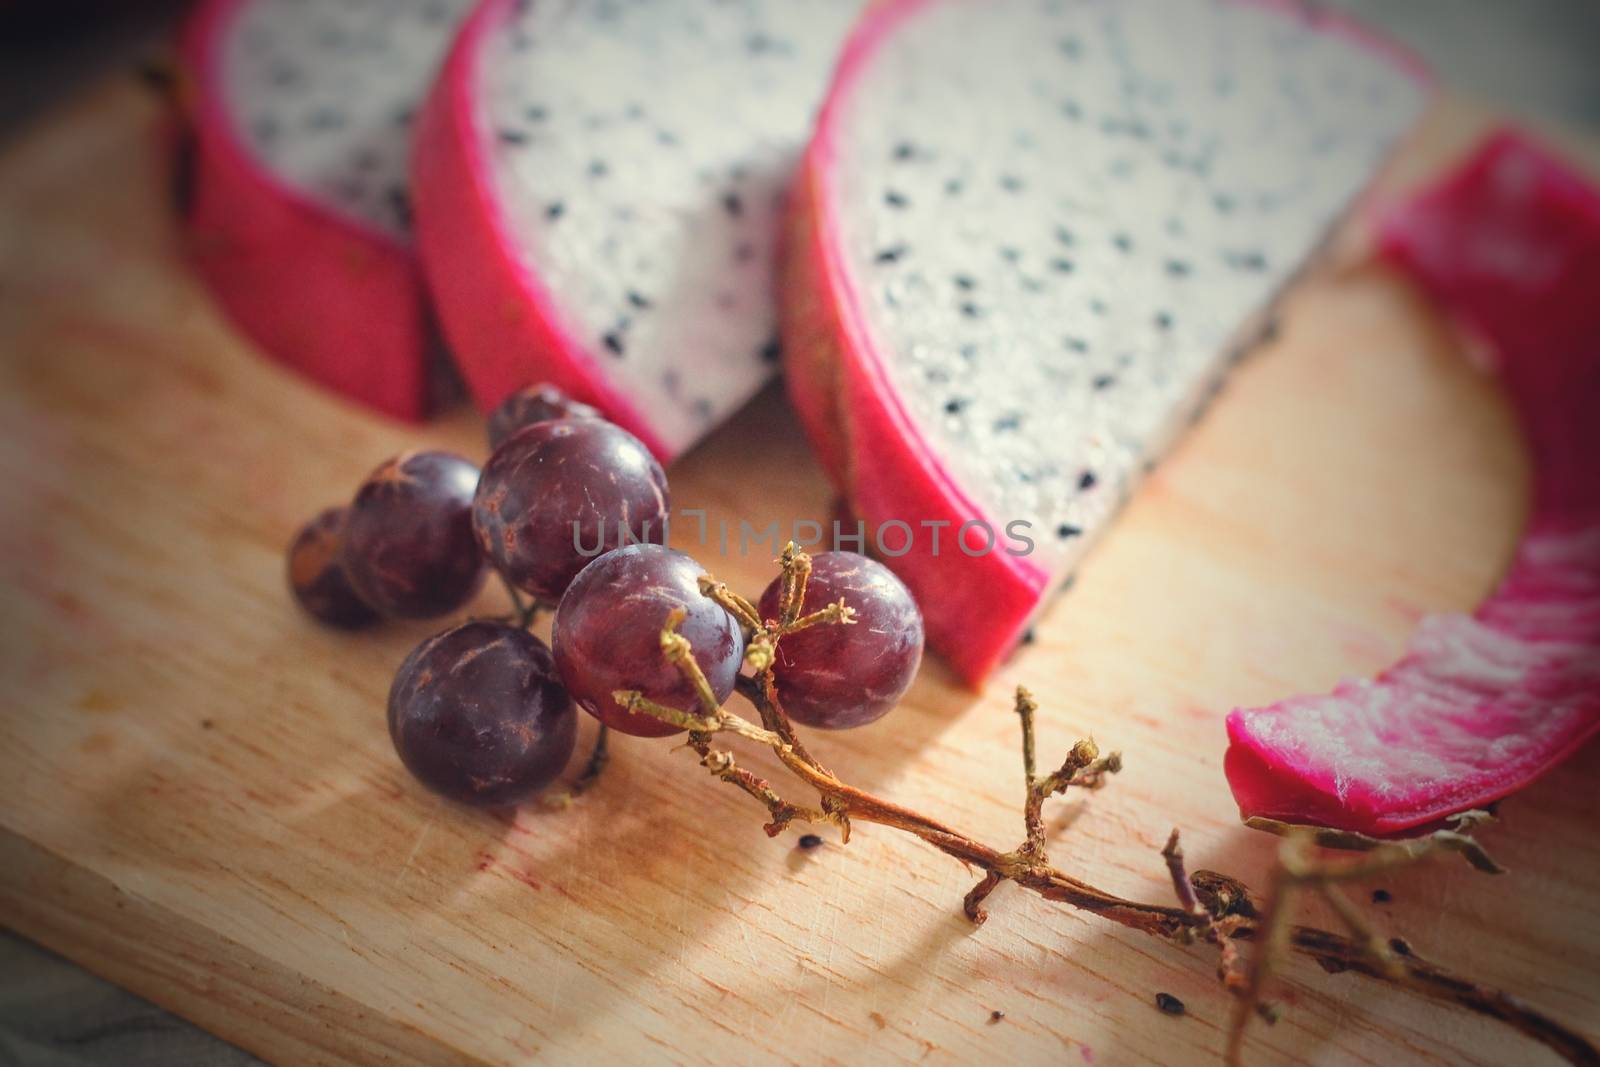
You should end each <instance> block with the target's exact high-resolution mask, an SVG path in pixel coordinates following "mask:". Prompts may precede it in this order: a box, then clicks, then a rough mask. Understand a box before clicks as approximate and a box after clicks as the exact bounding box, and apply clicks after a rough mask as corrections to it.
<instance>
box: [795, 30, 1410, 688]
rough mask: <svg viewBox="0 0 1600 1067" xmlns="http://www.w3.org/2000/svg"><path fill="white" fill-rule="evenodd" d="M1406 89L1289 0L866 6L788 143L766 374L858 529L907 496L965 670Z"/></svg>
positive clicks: (1030, 601)
mask: <svg viewBox="0 0 1600 1067" xmlns="http://www.w3.org/2000/svg"><path fill="white" fill-rule="evenodd" d="M1426 97H1427V92H1426V89H1425V87H1424V85H1423V79H1422V78H1421V76H1420V75H1419V74H1418V73H1417V72H1416V70H1415V69H1414V68H1413V66H1412V65H1411V64H1410V63H1409V61H1408V60H1406V59H1405V58H1404V57H1401V56H1399V55H1398V54H1396V53H1394V52H1392V51H1389V50H1387V49H1386V48H1385V47H1384V46H1382V45H1380V44H1377V43H1376V42H1373V41H1372V40H1370V39H1368V38H1366V37H1365V36H1363V35H1362V34H1361V33H1360V32H1359V31H1357V30H1356V29H1354V28H1353V27H1351V26H1349V25H1347V24H1345V23H1343V22H1340V21H1337V20H1335V19H1333V18H1331V17H1329V16H1326V15H1319V14H1316V13H1314V12H1313V11H1311V10H1310V9H1306V10H1301V9H1297V8H1291V7H1290V6H1288V5H1284V6H1283V7H1282V8H1281V9H1280V8H1279V7H1278V6H1275V5H1269V4H1262V3H1250V2H1228V0H1003V2H996V3H992V4H976V3H964V2H961V0H891V2H888V3H885V4H881V5H879V6H877V7H876V8H874V9H873V12H872V13H871V14H870V15H869V16H868V17H867V19H866V20H865V22H864V23H863V24H862V25H861V26H860V27H859V28H858V30H857V32H856V34H855V36H854V37H853V39H852V42H851V43H850V45H849V46H848V49H847V51H846V54H845V57H844V59H843V61H842V63H841V67H840V71H839V74H838V76H837V78H836V81H835V84H834V87H833V89H832V91H831V94H830V97H829V100H828V102H827V104H826V105H825V108H824V111H823V114H822V116H821V119H820V121H819V126H818V130H817V133H816V136H815V139H814V141H813V143H812V145H811V148H810V150H809V152H808V155H807V158H806V162H805V168H804V172H803V177H802V183H801V189H800V194H801V195H800V196H799V197H798V198H797V214H796V217H795V222H794V228H793V231H792V236H793V240H792V242H791V257H790V261H789V277H788V282H787V285H786V293H785V299H786V307H785V314H784V321H785V348H786V352H787V357H786V358H787V359H788V361H789V363H788V366H789V383H790V389H791V394H792V395H793V397H794V400H795V404H796V407H797V408H798V409H799V411H800V412H801V415H802V418H803V419H804V421H805V422H806V424H807V426H808V429H809V430H810V431H811V436H812V438H813V440H814V441H815V442H816V444H817V447H818V449H819V451H820V452H821V453H822V455H823V458H824V462H825V463H826V464H827V465H828V466H829V467H830V468H831V471H832V473H833V475H834V477H835V478H836V480H837V481H838V482H839V483H840V484H841V487H842V488H843V490H844V491H845V493H846V495H847V496H848V498H849V500H850V502H851V504H852V506H853V509H854V511H855V513H856V514H857V515H859V516H860V518H861V519H863V520H864V521H865V522H866V524H867V527H868V529H869V531H870V530H873V529H875V528H878V527H880V526H882V524H884V523H891V522H896V521H897V522H900V523H905V524H907V525H909V526H910V527H911V529H912V533H913V534H914V536H913V537H911V538H909V539H907V538H906V537H905V536H904V534H903V532H902V531H900V530H896V531H894V532H892V533H889V534H888V535H887V536H886V537H885V538H884V541H885V543H886V544H885V547H884V553H885V555H887V556H888V557H889V558H888V559H887V562H888V563H889V564H890V565H891V566H892V567H894V568H895V569H896V571H897V572H898V573H899V574H900V576H901V577H902V578H903V579H904V580H905V581H906V583H907V584H908V585H909V586H910V587H911V588H912V590H913V591H914V592H915V593H916V595H917V598H918V601H919V602H920V603H921V604H922V606H923V609H924V611H925V613H926V615H927V625H928V638H929V642H930V644H933V645H934V646H935V647H936V648H937V649H938V650H939V651H941V652H942V653H943V654H944V656H945V657H946V658H948V659H949V660H950V661H951V662H952V663H953V665H954V666H955V667H956V669H957V670H958V671H959V672H960V673H961V674H962V675H963V676H964V677H965V678H967V679H968V680H969V681H974V682H975V681H977V680H980V679H982V678H983V677H984V675H985V674H987V673H988V672H989V671H990V670H991V669H992V668H993V667H994V666H995V664H996V663H997V661H998V660H999V659H1000V658H1001V657H1002V656H1004V655H1005V654H1006V653H1007V652H1008V651H1009V650H1010V649H1011V648H1012V647H1013V646H1014V645H1015V643H1016V642H1017V640H1018V639H1019V637H1020V635H1021V634H1022V633H1023V632H1024V630H1025V629H1026V627H1027V626H1028V624H1029V622H1030V620H1031V619H1032V617H1033V616H1034V615H1035V613H1036V611H1037V610H1038V609H1039V606H1040V604H1041V603H1042V602H1043V601H1044V599H1045V597H1046V595H1047V594H1048V593H1050V592H1051V591H1052V590H1053V589H1056V588H1059V587H1060V586H1062V585H1063V583H1065V582H1066V581H1068V580H1069V579H1070V576H1071V574H1072V572H1073V570H1074V568H1075V567H1076V566H1077V564H1078V562H1079V560H1080V559H1081V557H1082V555H1083V553H1084V551H1085V548H1086V546H1087V545H1088V544H1089V543H1090V542H1091V541H1092V540H1093V538H1094V537H1095V536H1096V535H1097V534H1098V533H1100V532H1101V531H1102V530H1103V529H1104V527H1105V526H1106V525H1107V523H1108V521H1109V520H1110V518H1111V517H1112V515H1113V513H1114V512H1115V511H1116V510H1117V508H1118V506H1119V505H1120V504H1121V503H1122V502H1123V500H1124V499H1125V498H1126V497H1127V496H1128V494H1129V493H1130V492H1131V491H1132V489H1133V488H1134V486H1135V484H1136V482H1137V481H1138V479H1139V476H1140V474H1141V473H1142V472H1143V471H1144V470H1145V469H1146V468H1147V466H1148V465H1149V464H1151V463H1152V462H1153V461H1154V460H1155V458H1156V457H1157V456H1159V455H1160V454H1161V452H1162V451H1163V450H1164V449H1165V448H1166V447H1167V445H1168V444H1169V443H1170V442H1171V441H1172V440H1173V439H1174V437H1175V436H1176V435H1177V434H1178V433H1179V431H1181V430H1182V428H1183V427H1184V426H1185V425H1186V424H1187V423H1188V421H1189V420H1190V419H1191V418H1192V417H1194V415H1195V414H1196V413H1197V412H1198V411H1199V409H1200V408H1201V406H1202V405H1203V404H1204V402H1205V400H1206V399H1207V398H1208V396H1209V395H1210V394H1211V393H1212V392H1213V391H1214V390H1215V389H1216V388H1217V387H1218V385H1219V384H1220V379H1221V376H1222V375H1223V373H1224V371H1225V370H1226V368H1227V366H1228V364H1229V357H1230V354H1232V353H1236V352H1238V351H1239V350H1240V347H1241V341H1242V340H1244V339H1247V338H1248V337H1249V328H1250V326H1249V324H1250V322H1251V321H1252V316H1254V315H1256V314H1257V313H1258V312H1260V311H1261V310H1262V309H1263V308H1265V307H1266V306H1267V305H1268V304H1269V303H1270V302H1271V301H1272V300H1273V298H1274V296H1275V295H1276V294H1277V293H1278V291H1279V290H1280V289H1281V288H1282V287H1283V286H1284V285H1285V284H1286V283H1287V282H1288V281H1289V280H1290V279H1291V278H1292V277H1293V275H1294V274H1295V272H1296V271H1297V270H1298V269H1299V268H1300V266H1301V265H1302V264H1303V262H1304V261H1305V260H1306V258H1307V256H1308V255H1309V254H1310V253H1311V252H1313V251H1314V250H1315V249H1316V247H1317V246H1318V244H1319V242H1320V241H1321V240H1322V238H1323V237H1324V235H1325V234H1326V233H1327V231H1328V230H1329V228H1330V227H1331V226H1332V225H1333V224H1334V223H1335V222H1337V221H1338V219H1339V218H1340V216H1341V214H1342V213H1343V212H1344V211H1345V210H1346V208H1347V207H1348V205H1349V204H1350V203H1351V201H1352V198H1353V197H1354V196H1355V195H1356V194H1357V193H1358V192H1359V191H1360V190H1361V189H1362V188H1363V186H1364V185H1365V184H1366V183H1367V181H1368V179H1369V178H1370V177H1371V176H1372V174H1373V172H1374V170H1375V169H1376V168H1377V167H1378V165H1379V164H1380V162H1381V161H1382V160H1383V159H1384V158H1385V153H1386V151H1387V149H1388V148H1389V146H1390V145H1391V143H1392V142H1393V141H1395V140H1396V139H1397V137H1399V136H1400V135H1401V134H1402V133H1404V132H1405V131H1406V130H1407V129H1408V128H1409V127H1410V126H1412V124H1413V123H1414V120H1415V119H1416V118H1417V117H1418V115H1419V114H1420V112H1421V111H1422V110H1423V108H1424V106H1425V104H1426ZM1018 522H1021V523H1026V524H1028V525H1027V526H1026V527H1017V526H1013V524H1014V523H1018ZM939 523H944V524H947V525H944V526H938V527H935V526H931V525H926V524H939ZM966 524H971V525H969V526H968V529H967V531H966V535H965V538H964V546H965V547H963V542H958V540H957V537H958V535H959V533H960V531H961V529H962V527H963V526H964V525H966ZM1008 530H1010V531H1015V533H1016V534H1017V535H1018V536H1008ZM935 532H940V533H942V534H943V537H942V539H941V540H940V541H939V542H938V547H937V549H935V544H936V542H935V539H934V537H933V536H932V535H933V533H935ZM991 538H992V539H993V541H992V543H993V547H992V549H990V550H988V551H987V552H984V551H983V550H984V549H985V548H986V546H988V545H989V544H990V543H991ZM908 540H909V548H908V549H906V550H905V551H904V552H903V554H899V555H895V554H894V553H895V552H898V551H900V550H902V549H903V548H906V543H907V542H908ZM1026 541H1031V542H1032V545H1033V547H1032V549H1031V551H1030V550H1029V547H1028V545H1027V543H1026ZM1013 553H1017V554H1013Z"/></svg>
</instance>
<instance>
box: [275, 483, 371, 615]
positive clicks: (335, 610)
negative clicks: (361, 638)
mask: <svg viewBox="0 0 1600 1067" xmlns="http://www.w3.org/2000/svg"><path fill="white" fill-rule="evenodd" d="M348 510H349V509H348V508H328V509H327V510H326V511H324V512H322V514H320V515H318V516H317V517H316V518H314V519H312V520H311V521H310V522H308V523H306V524H305V525H304V526H302V527H300V532H299V533H297V534H295V535H294V540H293V541H292V542H290V544H289V588H290V589H291V590H292V591H293V592H294V597H295V599H296V600H298V601H299V602H300V606H301V607H303V608H305V609H306V611H307V612H308V613H309V614H310V615H311V616H312V617H313V618H315V619H317V620H318V621H319V622H325V623H327V624H328V625H329V626H337V627H339V628H340V629H342V630H359V629H360V628H361V627H363V626H371V625H372V624H373V623H375V622H377V621H378V613H377V612H376V611H373V610H372V607H371V606H370V605H368V604H367V602H366V601H364V600H362V599H361V598H360V597H358V596H356V591H355V590H354V589H352V588H351V587H350V579H349V578H348V577H347V576H346V575H345V573H344V568H343V567H342V566H340V565H339V544H340V541H341V540H342V528H343V526H344V520H345V515H346V513H347V512H348Z"/></svg>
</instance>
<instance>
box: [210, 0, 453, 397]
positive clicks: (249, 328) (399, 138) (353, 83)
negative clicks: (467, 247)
mask: <svg viewBox="0 0 1600 1067" xmlns="http://www.w3.org/2000/svg"><path fill="white" fill-rule="evenodd" d="M467 8H468V2H467V0H207V2H205V3H203V4H201V6H200V7H199V9H198V10H197V11H196V12H195V14H194V16H193V17H192V19H191V21H190V22H189V24H188V27H187V30H186V32H185V36H184V42H183V54H184V63H185V67H186V70H187V74H188V78H189V81H190V82H191V83H192V84H191V85H190V87H189V88H190V92H188V93H187V94H186V95H187V96H188V97H190V99H189V100H187V101H186V102H187V104H188V105H189V107H190V111H191V116H190V117H191V120H192V121H191V135H192V143H193V145H194V149H195V151H194V157H193V166H194V171H193V201H192V207H191V209H190V211H189V217H188V225H189V228H190V231H191V235H192V242H191V243H192V246H193V251H194V257H195V261H196V263H197V265H198V267H199V269H200V272H201V274H202V275H203V276H204V277H205V279H206V280H207V282H208V283H209V285H210V286H211V288H212V290H213V291H214V292H215V293H216V295H217V298H218V299H219V301H220V302H221V303H222V305H223V306H224V307H225V308H226V309H227V311H228V313H229V315H230V316H231V317H232V318H233V320H234V321H235V322H236V323H237V324H238V325H239V327H240V328H241V329H242V330H243V331H244V332H245V333H246V334H248V335H249V336H250V337H251V338H253V339H254V340H255V341H256V342H257V343H258V344H259V345H260V346H261V347H262V348H263V349H264V350H265V351H266V352H267V353H269V354H270V355H272V356H273V357H275V358H277V359H279V360H280V361H282V362H284V363H287V364H289V365H290V366H293V367H295V368H298V369H299V370H301V371H303V372H304V373H306V374H307V375H309V376H310V377H312V378H314V379H316V380H317V381H320V382H322V383H323V384H325V385H328V386H330V387H332V388H334V389H336V390H338V391H340V392H342V393H345V394H347V395H349V396H352V397H354V398H356V399H358V400H361V401H364V402H365V403H367V404H370V405H371V406H373V407H375V408H377V409H379V410H380V411H384V412H386V413H388V414H391V415H395V416H399V417H401V418H418V417H421V416H422V415H423V414H425V413H426V411H427V408H428V405H429V400H430V386H431V383H432V379H433V361H434V350H435V347H436V345H435V342H434V338H433V332H432V326H431V320H430V318H429V314H428V310H427V302H426V293H425V290H424V287H423V283H422V276H421V272H420V270H419V268H418V266H417V263H416V259H415V255H414V253H413V251H412V248H411V238H410V218H409V215H410V208H409V196H408V193H407V183H406V151H407V147H408V145H409V142H410V137H411V134H410V124H411V121H412V113H413V111H414V109H415V107H416V105H417V103H418V101H419V100H420V99H421V97H422V94H423V92H424V91H425V90H426V88H427V85H428V83H429V80H430V79H431V78H432V75H433V72H434V70H435V69H436V68H437V66H438V62H439V60H440V58H441V57H442V56H443V55H444V52H445V49H446V48H447V47H448V45H449V43H450V38H451V35H452V33H453V32H454V28H455V26H456V25H457V23H458V22H459V21H460V19H461V17H462V16H464V15H465V14H466V11H467Z"/></svg>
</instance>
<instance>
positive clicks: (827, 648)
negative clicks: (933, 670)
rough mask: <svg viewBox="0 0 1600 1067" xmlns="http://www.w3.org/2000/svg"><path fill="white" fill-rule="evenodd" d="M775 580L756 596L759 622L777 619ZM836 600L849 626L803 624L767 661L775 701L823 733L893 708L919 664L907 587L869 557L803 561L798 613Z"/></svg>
mask: <svg viewBox="0 0 1600 1067" xmlns="http://www.w3.org/2000/svg"><path fill="white" fill-rule="evenodd" d="M782 588H783V580H782V579H781V578H780V579H775V580H774V581H773V583H772V584H771V585H769V586H767V589H766V592H764V593H762V594H761V604H760V614H761V617H762V618H763V619H776V618H777V617H778V601H779V598H780V597H781V595H782ZM840 597H844V602H845V606H846V607H850V608H854V609H855V612H856V621H855V623H854V625H850V626H843V625H839V624H837V623H828V624H823V625H819V626H811V627H808V628H807V629H804V630H800V631H798V632H796V633H793V634H790V635H789V636H788V637H785V638H783V639H782V640H781V641H779V642H778V653H777V657H776V659H774V661H773V664H772V670H773V676H774V679H775V680H776V681H777V684H778V699H780V700H781V701H782V702H783V707H784V710H785V711H787V712H788V713H789V717H790V718H791V719H793V720H794V721H795V722H798V723H804V724H805V725H807V726H819V727H822V728H824V729H829V730H844V729H848V728H850V727H853V726H865V725H866V724H867V723H869V722H873V721H875V720H877V719H881V718H882V717H883V716H884V715H885V714H887V713H888V711H889V709H890V708H893V707H894V706H895V704H896V703H897V702H898V701H899V700H900V698H901V697H902V696H903V695H905V691H906V690H907V689H908V688H909V687H910V686H911V682H912V679H914V678H915V677H916V675H917V666H918V664H920V663H921V662H922V612H921V611H919V610H917V603H916V601H915V600H913V599H912V598H911V591H910V590H908V589H907V588H906V587H905V586H904V585H903V584H902V583H901V581H900V579H898V578H896V577H895V576H894V574H893V573H892V572H891V571H890V570H889V568H887V567H885V566H884V565H883V564H881V563H879V562H878V561H877V560H873V559H868V558H867V557H866V556H862V555H858V554H856V553H854V552H823V553H820V554H818V555H816V556H814V557H812V560H811V580H810V581H809V582H808V583H807V584H806V596H805V601H804V603H803V604H802V606H801V610H800V614H801V615H809V614H811V613H812V612H813V611H821V610H822V609H823V608H825V607H827V606H828V605H829V604H831V603H834V602H835V601H837V600H838V599H839V598H840Z"/></svg>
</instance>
